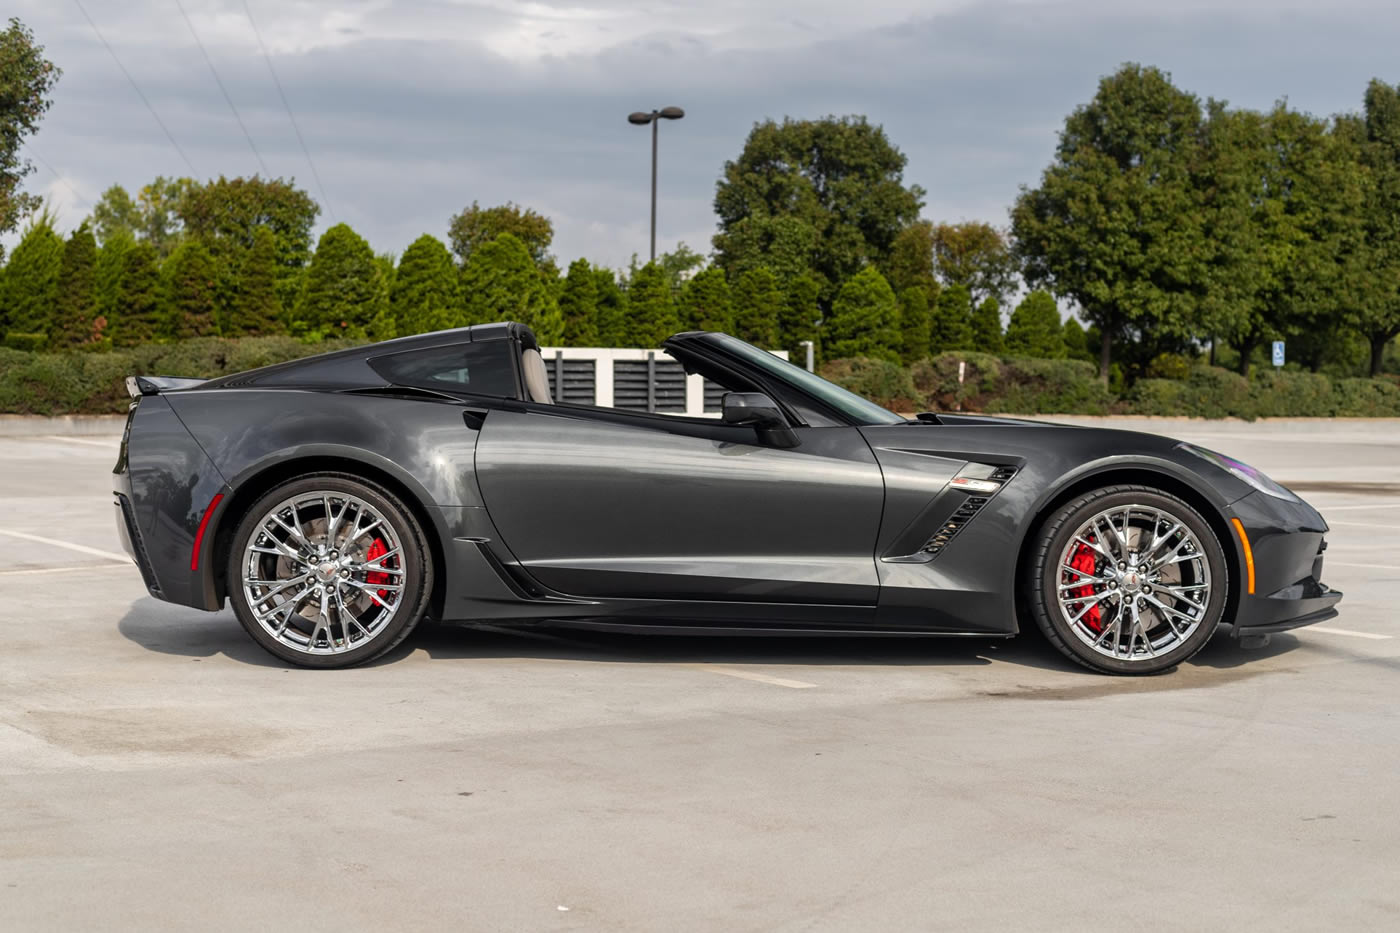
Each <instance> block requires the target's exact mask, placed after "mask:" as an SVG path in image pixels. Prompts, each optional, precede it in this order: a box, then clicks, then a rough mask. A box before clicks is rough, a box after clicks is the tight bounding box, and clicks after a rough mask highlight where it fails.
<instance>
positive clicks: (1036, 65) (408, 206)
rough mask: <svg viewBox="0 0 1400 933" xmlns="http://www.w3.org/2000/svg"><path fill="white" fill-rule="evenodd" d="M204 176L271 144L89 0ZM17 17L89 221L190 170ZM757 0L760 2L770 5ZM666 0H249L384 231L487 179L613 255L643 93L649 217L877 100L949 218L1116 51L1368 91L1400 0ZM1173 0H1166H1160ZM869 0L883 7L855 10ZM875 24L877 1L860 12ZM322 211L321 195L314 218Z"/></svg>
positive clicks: (284, 148) (1040, 146)
mask: <svg viewBox="0 0 1400 933" xmlns="http://www.w3.org/2000/svg"><path fill="white" fill-rule="evenodd" d="M186 2H187V7H188V8H189V9H190V10H191V14H192V16H194V18H195V23H196V26H197V28H199V29H200V32H201V36H202V37H203V38H204V39H205V42H206V44H207V45H208V46H209V48H210V53H211V55H213V57H214V60H215V62H216V64H217V66H218V68H219V70H220V74H221V75H222V77H223V80H224V83H225V84H226V85H227V86H228V88H229V90H230V93H231V94H232V96H233V98H234V100H235V102H236V103H237V105H238V107H239V109H240V112H241V113H242V115H243V118H244V120H245V122H246V123H247V124H248V127H249V130H250V132H251V133H252V135H253V137H254V140H255V141H256V142H257V144H258V146H259V149H260V151H261V152H262V155H263V158H264V159H265V160H266V161H267V163H268V165H269V167H270V169H271V171H272V172H273V173H274V174H281V175H294V176H296V177H297V179H298V181H299V182H300V183H302V184H303V185H306V186H308V187H311V177H310V172H309V170H308V168H307V164H306V160H305V158H304V157H303V156H302V154H301V151H300V149H299V148H298V147H297V145H296V142H295V138H294V136H293V135H292V132H291V128H290V126H289V124H288V122H287V117H286V114H285V113H284V112H283V110H282V107H281V103H280V101H279V100H278V98H277V96H276V92H275V90H274V88H273V86H272V84H271V81H270V79H269V77H268V74H267V70H266V66H265V65H264V63H263V61H262V59H261V57H260V56H259V55H258V53H257V50H256V46H254V45H252V40H251V32H250V31H249V30H248V29H247V26H246V20H244V19H242V5H241V2H236V0H235V2H232V3H228V2H210V3H207V4H204V5H201V4H199V3H198V2H192V0H186ZM85 5H86V6H87V7H88V9H89V10H90V11H91V12H92V14H93V16H94V18H95V19H96V20H97V21H98V23H99V25H100V26H102V27H103V29H104V31H105V32H107V33H108V37H109V39H111V40H112V42H113V45H114V46H115V47H116V48H117V51H118V54H119V55H120V56H121V57H122V59H123V62H124V63H125V64H126V65H127V67H128V68H129V69H130V70H131V71H132V73H133V74H134V75H136V77H137V80H138V81H139V82H140V84H141V87H142V89H143V90H144V91H145V93H146V94H147V95H148V96H149V97H150V99H151V101H152V103H153V104H154V105H155V107H156V108H157V110H158V111H159V112H160V114H161V116H162V118H163V119H164V120H165V122H166V123H167V125H169V126H170V128H171V130H172V132H173V133H174V134H175V135H176V138H177V139H178V140H179V141H180V143H181V145H182V146H183V147H184V148H185V150H186V151H187V152H188V153H189V155H190V158H191V160H192V161H193V162H194V164H195V167H196V168H197V170H198V172H199V173H200V174H201V175H203V176H211V175H217V174H220V173H223V174H229V175H233V174H250V173H252V172H254V171H256V170H257V163H256V161H255V160H254V158H253V155H252V153H251V152H250V151H249V149H248V146H247V144H246V142H245V141H244V140H243V138H242V136H241V133H240V132H239V131H238V128H237V126H236V124H235V123H234V121H233V119H232V117H231V115H230V114H229V111H228V108H227V105H226V104H225V103H224V101H223V100H222V98H221V97H220V96H219V93H218V91H217V89H216V88H215V86H214V84H213V82H212V79H211V78H210V76H209V73H208V69H207V67H206V66H205V64H204V62H203V60H202V59H201V57H200V55H199V52H198V50H197V49H196V48H195V47H194V46H193V44H192V42H191V41H190V39H189V34H188V31H186V30H185V27H184V24H183V22H182V21H180V20H179V18H178V15H177V14H176V13H175V11H174V8H173V4H169V3H167V2H166V0H160V2H142V3H136V2H120V3H119V2H115V0H86V4H85ZM21 6H22V7H23V8H22V9H21V11H20V16H21V18H22V19H24V20H25V21H26V22H28V23H29V24H30V25H31V26H32V27H33V28H34V30H35V32H36V34H37V35H38V38H39V39H40V41H41V42H43V43H45V44H46V45H47V46H48V50H49V54H50V56H51V57H52V58H53V59H54V60H55V61H57V62H58V63H59V64H60V65H61V66H62V67H63V68H64V70H65V75H64V77H63V80H62V82H61V83H60V86H59V89H58V94H57V102H56V105H55V107H54V109H53V111H52V112H51V114H50V115H49V117H48V118H47V119H46V122H45V124H44V127H43V129H42V131H41V133H40V134H39V136H38V137H37V139H36V140H35V143H34V149H35V151H36V152H39V153H40V154H42V156H43V157H44V158H45V159H46V160H47V161H48V162H49V163H50V164H52V165H53V167H54V168H55V169H57V170H58V171H60V172H62V173H63V175H64V178H65V182H66V184H65V183H62V182H59V181H58V180H57V179H55V178H54V177H53V176H52V175H51V174H49V173H48V171H47V170H41V172H40V173H39V174H37V175H35V176H34V177H33V178H32V179H31V189H33V190H44V191H46V192H48V193H49V194H50V195H51V196H52V197H53V200H54V202H55V203H56V204H57V205H59V207H60V208H61V209H62V214H61V216H62V220H63V221H64V223H66V224H69V225H71V224H75V223H76V222H77V221H78V220H79V219H80V218H81V216H82V215H83V214H84V213H85V212H86V207H87V206H86V204H83V203H80V202H79V200H78V198H75V197H74V196H73V194H72V192H70V191H69V187H70V186H71V188H72V189H76V192H77V194H78V195H79V196H80V197H81V198H82V199H85V200H86V201H87V202H90V201H91V200H92V199H94V198H95V197H96V196H97V195H98V193H100V191H101V190H102V189H103V188H105V187H106V186H107V185H109V184H111V183H113V182H120V183H122V184H124V185H126V186H127V187H128V189H133V190H134V189H135V188H136V187H138V186H139V185H141V184H142V183H144V182H146V181H148V180H149V179H150V178H151V177H153V176H155V175H156V174H167V175H168V174H186V173H187V170H186V169H185V167H184V166H183V164H182V163H181V162H180V159H179V157H178V156H177V155H176V154H175V152H174V151H173V150H172V149H171V147H170V146H169V144H168V143H167V142H166V141H165V139H164V137H163V136H162V135H161V134H160V131H159V129H158V128H157V127H156V125H155V124H154V122H153V121H152V119H151V117H150V115H149V114H148V113H147V112H146V111H145V110H144V108H143V107H142V105H141V104H140V102H139V100H138V99H137V97H136V95H135V94H134V93H133V92H132V91H131V88H130V87H129V86H127V84H126V82H125V80H124V79H123V78H122V76H121V74H120V72H118V71H117V69H116V67H115V66H114V65H113V64H112V62H111V60H110V58H109V57H108V56H107V53H106V52H105V50H103V49H102V48H101V46H100V45H98V44H97V42H96V40H95V39H94V38H93V36H92V34H91V32H90V31H88V29H87V25H86V23H85V22H84V21H83V20H82V19H81V17H80V15H79V14H78V12H77V9H76V7H71V6H69V5H68V4H67V3H54V2H38V0H24V2H22V3H21ZM756 6H757V10H756V9H755V7H756ZM854 6H857V5H851V4H848V3H839V4H838V3H834V2H816V3H790V4H788V3H785V4H763V5H754V4H744V3H739V2H733V0H726V2H720V3H714V4H709V5H705V4H679V3H675V4H665V3H662V4H660V5H653V7H651V9H652V10H653V13H652V14H651V15H644V14H643V13H638V10H639V9H643V8H642V7H641V6H639V5H638V4H634V3H627V2H624V0H611V2H591V3H590V2H583V0H579V2H574V0H570V2H568V3H563V2H559V3H539V2H537V3H531V4H507V3H503V2H501V3H491V2H486V3H478V4H457V3H431V4H429V3H406V2H382V3H352V2H346V3H335V4H312V3H306V2H302V3H292V4H289V5H285V6H283V7H272V6H270V5H269V6H267V7H264V3H263V0H257V2H254V4H253V9H254V11H255V13H256V14H257V15H258V16H259V26H260V27H261V28H262V32H263V34H264V37H265V39H267V41H268V42H269V44H270V45H272V46H273V47H274V48H276V49H277V50H278V51H277V52H276V54H275V62H276V66H277V69H278V73H279V75H280V77H281V80H282V83H283V85H284V87H285V88H286V90H287V94H288V97H289V98H290V99H291V101H292V103H293V106H294V107H295V108H296V112H297V116H298V119H299V121H300V123H301V127H302V132H303V134H304V135H305V137H306V139H307V142H308V145H309V146H310V147H311V150H312V154H313V156H314V158H315V159H316V165H317V168H318V169H319V171H320V174H321V177H322V179H323V181H324V182H325V187H326V194H327V201H328V205H329V207H330V208H331V209H333V210H334V212H335V215H336V217H337V219H339V220H343V221H347V222H349V223H351V224H352V225H353V226H354V227H355V228H356V229H357V230H359V231H360V232H361V233H362V234H364V235H365V236H366V237H368V238H369V240H370V242H371V243H372V244H373V245H374V246H375V248H376V249H378V250H382V251H392V252H398V251H401V250H402V249H403V248H404V247H405V246H406V245H407V244H408V243H409V242H411V241H412V240H413V238H414V237H416V236H417V235H418V234H420V233H423V232H429V233H434V234H437V235H443V234H444V232H445V229H446V225H447V220H448V217H449V216H450V215H451V214H452V213H453V212H454V211H456V210H458V209H460V208H461V207H462V206H463V205H465V204H467V203H470V202H471V201H472V200H473V199H478V200H481V201H482V202H483V203H497V202H500V201H504V200H507V199H510V200H515V201H517V202H520V203H524V204H528V205H530V206H533V207H535V208H536V209H538V210H541V211H543V212H545V213H547V214H549V215H550V216H552V217H553V218H554V220H555V223H556V230H557V235H556V241H555V248H556V252H557V253H558V255H559V256H560V257H561V258H562V259H564V260H566V261H567V260H568V259H571V258H573V257H574V256H579V255H583V256H587V257H589V258H591V259H594V260H598V261H603V262H607V263H610V264H614V265H616V264H623V263H625V262H626V259H627V257H628V256H629V255H630V254H631V253H632V252H634V251H643V250H645V247H646V222H647V196H648V191H647V181H648V175H647V173H648V165H649V163H648V160H649V149H648V145H647V142H648V140H647V138H646V137H647V132H646V131H645V130H641V129H638V128H635V127H632V126H629V125H628V124H627V123H626V122H625V119H624V118H625V115H626V114H627V113H628V112H629V111H632V110H636V109H643V108H649V107H653V106H657V107H660V106H665V105H668V104H678V105H680V106H683V107H685V108H686V110H687V117H686V119H685V120H683V121H680V122H679V123H671V124H666V125H664V126H663V127H662V129H661V132H662V158H661V188H662V199H661V204H660V208H659V215H660V231H659V240H660V242H661V243H662V244H664V245H669V244H672V243H674V242H676V241H677V240H686V241H687V242H689V243H690V244H691V245H692V246H694V247H697V248H700V249H708V245H709V244H708V241H709V236H710V234H711V233H712V231H713V215H712V211H711V202H712V199H713V194H714V184H715V181H716V179H717V177H718V175H719V173H720V171H721V168H722V166H723V163H724V161H725V159H728V158H732V157H733V156H734V155H736V154H737V153H738V151H739V149H740V148H741V146H742V144H743V139H744V136H745V134H746V133H747V132H748V129H749V127H750V126H751V125H752V124H753V122H754V121H756V120H760V119H763V118H765V117H769V116H772V117H781V116H783V115H785V114H791V115H794V116H820V115H824V114H828V113H836V114H843V113H865V114H868V115H869V116H870V118H871V119H872V120H873V121H875V122H877V123H881V124H883V125H884V126H885V128H886V130H887V132H888V133H889V135H890V137H891V138H892V139H893V140H894V141H895V142H896V143H897V144H898V145H899V146H900V147H901V148H902V149H903V150H904V152H905V153H906V154H908V156H909V168H908V171H907V173H906V177H907V178H908V179H909V180H910V181H913V182H917V183H919V184H921V185H923V186H924V187H925V188H926V189H928V192H929V197H928V202H929V203H928V207H927V209H926V214H927V215H928V216H930V217H933V218H935V219H961V218H979V219H986V220H991V221H994V222H998V223H1000V222H1004V219H1005V214H1006V209H1007V207H1008V205H1009V204H1010V202H1011V200H1012V199H1013V198H1014V197H1015V194H1016V190H1017V186H1018V185H1020V184H1022V183H1033V182H1034V181H1035V179H1036V177H1037V176H1038V174H1039V172H1040V170H1041V169H1042V168H1043V167H1044V165H1045V164H1046V162H1047V161H1048V159H1049V157H1050V155H1051V153H1052V151H1053V148H1054V145H1055V133H1056V131H1057V130H1058V128H1059V126H1060V124H1061V122H1062V121H1063V118H1064V115H1065V114H1066V113H1067V112H1068V111H1069V110H1071V109H1072V108H1073V107H1074V106H1076V105H1077V104H1079V103H1082V102H1083V101H1084V100H1086V99H1087V98H1088V97H1089V96H1091V95H1092V94H1093V91H1094V87H1095V84H1096V82H1097V80H1098V78H1099V77H1100V76H1102V75H1103V74H1106V73H1108V72H1110V71H1112V70H1113V69H1114V68H1115V67H1117V65H1118V64H1119V63H1121V62H1123V61H1126V60H1135V61H1142V62H1146V63H1151V64H1156V65H1159V66H1161V67H1163V68H1166V69H1167V70H1169V71H1171V72H1172V73H1173V75H1174V77H1175V79H1176V81H1177V83H1178V84H1180V85H1181V86H1183V87H1185V88H1188V89H1190V90H1192V91H1195V92H1196V93H1198V94H1200V95H1202V96H1203V97H1204V96H1206V95H1213V96H1216V97H1223V98H1227V99H1229V100H1230V101H1231V102H1232V103H1234V104H1236V105H1239V106H1249V107H1267V106H1269V105H1270V104H1271V103H1273V101H1274V100H1275V99H1278V98H1281V97H1287V98H1288V99H1289V101H1290V102H1291V103H1292V104H1293V105H1294V106H1297V107H1300V108H1303V109H1307V110H1311V111H1313V112H1316V113H1323V114H1325V113H1332V112H1335V111H1339V110H1349V109H1354V108H1355V107H1356V106H1357V105H1358V104H1359V101H1360V97H1361V93H1362V91H1363V89H1364V86H1365V83H1366V81H1367V80H1369V79H1370V78H1371V77H1372V76H1380V77H1386V78H1388V79H1389V80H1392V81H1395V80H1400V74H1388V73H1387V71H1386V69H1387V68H1388V67H1391V66H1390V62H1391V60H1392V54H1393V52H1392V50H1393V48H1394V47H1395V40H1396V39H1397V38H1398V37H1400V35H1398V33H1400V10H1395V9H1393V8H1390V7H1387V6H1383V5H1376V4H1366V3H1359V4H1355V5H1352V6H1349V7H1344V8H1336V7H1335V6H1334V7H1333V8H1331V9H1329V10H1327V11H1326V12H1325V13H1324V12H1322V11H1321V10H1316V11H1312V10H1309V8H1307V7H1306V6H1301V5H1299V6H1289V5H1287V4H1285V5H1275V4H1263V3H1257V2H1255V3H1243V4H1236V5H1233V6H1232V8H1231V9H1222V7H1221V5H1219V4H1200V5H1191V4H1188V5H1185V6H1177V7H1174V8H1172V9H1171V10H1163V9H1161V7H1160V5H1159V4H1154V5H1151V6H1148V5H1146V4H1141V5H1139V4H1094V3H1090V2H1087V0H1068V2H1048V3H1015V2H997V3H984V4H977V5H969V4H957V3H946V4H939V5H937V6H936V7H931V6H930V5H928V4H919V3H910V2H896V0H887V2H875V3H873V4H869V5H868V15H866V16H864V18H863V19H862V18H861V17H857V16H854V15H853V14H852V13H851V12H850V11H851V8H852V7H854ZM1154 7H1155V8H1156V10H1157V12H1150V10H1152V9H1153V8H1154ZM860 12H867V11H866V10H865V8H864V7H862V9H861V11H860ZM861 22H865V23H868V24H869V25H867V26H864V27H862V26H860V25H859V24H860V23H861ZM328 220H329V217H328V216H327V215H323V217H322V221H323V225H324V223H326V222H328Z"/></svg>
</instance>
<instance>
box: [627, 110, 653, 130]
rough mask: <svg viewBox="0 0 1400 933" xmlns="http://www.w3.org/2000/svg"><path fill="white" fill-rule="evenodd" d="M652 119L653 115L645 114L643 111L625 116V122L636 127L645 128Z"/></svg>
mask: <svg viewBox="0 0 1400 933" xmlns="http://www.w3.org/2000/svg"><path fill="white" fill-rule="evenodd" d="M654 119H655V116H654V115H653V114H650V113H647V112H645V111H643V110H638V111H637V112H636V113H631V114H628V115H627V122H628V123H632V124H635V125H636V126H646V125H647V124H648V123H650V122H651V121H652V120H654Z"/></svg>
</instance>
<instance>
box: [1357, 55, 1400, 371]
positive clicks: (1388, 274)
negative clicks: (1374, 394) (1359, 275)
mask: <svg viewBox="0 0 1400 933" xmlns="http://www.w3.org/2000/svg"><path fill="white" fill-rule="evenodd" d="M1350 122H1351V125H1352V126H1354V127H1355V131H1354V133H1353V136H1354V137H1358V138H1356V140H1355V143H1356V145H1355V146H1354V151H1355V152H1356V153H1357V155H1358V156H1359V162H1360V164H1361V166H1362V167H1364V169H1365V170H1366V171H1367V173H1368V176H1369V185H1368V186H1367V190H1366V192H1365V200H1364V206H1363V208H1362V210H1361V218H1362V227H1363V232H1362V237H1361V242H1360V243H1359V244H1357V245H1356V246H1355V247H1354V248H1353V249H1352V250H1351V255H1350V256H1349V257H1347V258H1348V260H1349V261H1350V262H1349V264H1350V265H1351V266H1352V268H1356V267H1358V266H1359V267H1361V268H1367V269H1369V272H1370V274H1369V276H1367V279H1366V281H1367V285H1368V287H1367V288H1366V290H1365V291H1364V292H1362V293H1360V294H1357V293H1355V292H1353V293H1352V294H1350V295H1348V296H1347V303H1348V304H1349V305H1350V306H1351V307H1350V312H1349V314H1348V318H1349V320H1350V323H1351V326H1352V328H1353V329H1354V330H1355V331H1356V332H1357V333H1358V334H1360V335H1361V336H1362V337H1364V338H1365V339H1366V341H1367V343H1368V344H1370V348H1371V362H1370V373H1371V375H1372V376H1373V377H1374V376H1379V375H1380V373H1381V369H1382V366H1383V364H1384V361H1385V348H1386V346H1387V344H1389V343H1390V342H1391V341H1392V340H1394V339H1395V337H1396V335H1397V334H1400V87H1392V86H1391V85H1389V84H1386V83H1385V82H1383V81H1380V80H1372V81H1371V83H1370V84H1369V85H1368V86H1367V88H1366V97H1365V111H1364V116H1363V117H1362V119H1361V120H1360V121H1350Z"/></svg>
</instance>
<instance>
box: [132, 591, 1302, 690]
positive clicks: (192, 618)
mask: <svg viewBox="0 0 1400 933" xmlns="http://www.w3.org/2000/svg"><path fill="white" fill-rule="evenodd" d="M117 630H118V631H119V632H120V633H121V634H122V635H123V636H124V637H126V638H127V639H129V640H130V641H132V642H134V643H136V644H138V645H141V646H142V647H143V648H146V649H148V650H150V651H154V652H158V653H162V654H169V655H177V656H182V657H189V658H209V657H214V656H216V655H223V656H225V657H227V658H229V659H231V660H234V661H238V662H241V663H244V664H252V665H257V666H262V667H284V668H285V667H290V666H291V665H288V664H286V663H284V662H282V661H280V660H278V659H277V658H274V657H273V656H272V655H270V654H268V653H267V652H266V651H264V650H263V649H262V648H261V647H259V646H258V645H257V644H256V643H255V642H254V641H253V640H252V639H251V638H250V637H248V634H247V633H246V632H244V631H243V627H242V626H241V625H239V623H238V620H237V619H236V618H235V617H234V615H233V612H232V611H231V610H228V609H225V610H223V611H221V612H216V613H205V612H197V611H194V610H191V609H187V608H184V607H181V606H174V605H171V604H169V603H163V602H160V601H159V600H155V599H150V598H143V599H140V600H137V601H136V602H135V603H133V604H132V605H131V608H130V609H129V610H128V611H127V614H126V615H125V616H124V617H123V618H122V619H121V620H120V621H119V622H118V623H117ZM1298 645H1299V641H1298V639H1297V638H1296V637H1295V636H1293V635H1291V634H1280V635H1274V636H1273V638H1272V639H1271V640H1270V643H1269V644H1268V645H1267V646H1265V647H1263V648H1258V649H1245V648H1241V647H1240V646H1239V643H1238V642H1237V641H1235V640H1234V639H1233V638H1231V637H1229V636H1228V635H1227V634H1225V633H1224V632H1221V633H1219V634H1217V635H1216V637H1215V638H1214V639H1212V640H1211V643H1210V644H1208V645H1206V647H1205V648H1204V649H1203V650H1202V651H1201V652H1200V653H1199V654H1197V655H1196V656H1195V657H1194V658H1192V659H1191V660H1190V661H1188V662H1187V663H1186V664H1185V665H1184V666H1183V667H1184V668H1186V669H1194V670H1198V671H1200V672H1202V673H1204V672H1206V671H1212V670H1213V671H1219V672H1221V673H1224V672H1226V671H1232V670H1234V669H1235V668H1240V667H1242V666H1247V665H1251V664H1256V663H1258V662H1264V661H1267V660H1268V659H1271V658H1276V657H1279V656H1281V655H1284V654H1287V653H1288V652H1290V651H1292V650H1293V649H1294V648H1296V647H1298ZM417 651H423V652H425V653H426V654H427V655H428V657H429V658H431V659H433V660H434V661H453V660H458V661H470V660H472V659H474V658H523V659H531V658H533V659H545V660H555V661H585V662H586V661H605V662H631V663H640V664H646V663H659V664H729V665H745V664H754V665H812V666H817V665H891V666H900V665H902V666H910V665H919V666H926V667H967V666H972V667H975V666H985V665H990V664H993V663H995V662H1002V663H1007V664H1014V665H1018V666H1021V667H1029V668H1036V669H1039V670H1046V671H1059V672H1069V673H1083V674H1088V672H1087V671H1086V670H1085V669H1084V668H1082V667H1080V666H1079V665H1077V664H1075V663H1073V662H1072V661H1070V660H1068V659H1067V658H1065V657H1063V656H1062V655H1061V654H1060V653H1059V652H1058V651H1057V650H1056V649H1055V648H1054V647H1053V646H1051V645H1050V644H1049V642H1047V641H1046V640H1045V638H1044V637H1043V636H1041V634H1040V633H1039V632H1037V631H1032V632H1026V633H1023V634H1021V635H1019V636H1017V637H1015V638H938V637H929V636H821V635H814V636H772V635H744V636H734V635H669V634H660V633H658V634H645V633H643V634H631V633H626V634H620V633H613V632H601V631H591V630H582V629H568V628H563V627H557V628H556V627H546V626H531V627H522V628H514V629H512V628H507V627H504V626H490V627H485V628H476V627H469V626H462V625H450V624H433V623H427V622H425V623H423V624H422V625H421V626H420V627H419V628H418V630H417V631H416V632H414V633H413V635H412V636H411V637H409V639H408V640H407V641H405V642H404V643H403V644H402V645H400V646H398V647H397V648H395V649H394V650H393V651H391V652H389V653H388V654H386V655H384V656H383V657H382V658H379V659H377V660H375V661H373V662H371V663H370V665H369V666H379V665H384V664H393V663H395V662H398V661H402V660H403V659H405V658H407V657H408V656H410V655H412V654H413V653H415V652H417ZM1259 672H1262V670H1261V671H1254V672H1253V673H1259ZM1164 673H1166V674H1168V675H1170V673H1171V671H1167V672H1164Z"/></svg>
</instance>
